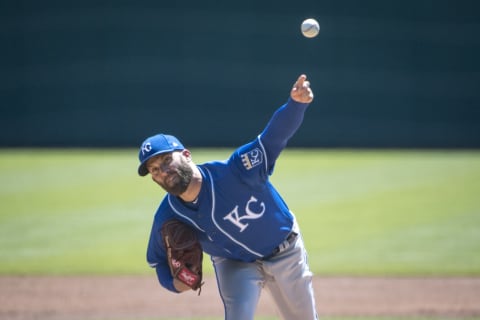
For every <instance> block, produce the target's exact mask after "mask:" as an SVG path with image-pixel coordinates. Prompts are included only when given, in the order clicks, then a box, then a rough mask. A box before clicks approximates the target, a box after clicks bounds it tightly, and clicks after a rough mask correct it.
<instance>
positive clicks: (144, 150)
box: [142, 142, 152, 155]
mask: <svg viewBox="0 0 480 320" xmlns="http://www.w3.org/2000/svg"><path fill="white" fill-rule="evenodd" d="M150 151H152V144H151V143H150V142H145V143H144V144H143V146H142V154H143V155H145V153H149V152H150Z"/></svg>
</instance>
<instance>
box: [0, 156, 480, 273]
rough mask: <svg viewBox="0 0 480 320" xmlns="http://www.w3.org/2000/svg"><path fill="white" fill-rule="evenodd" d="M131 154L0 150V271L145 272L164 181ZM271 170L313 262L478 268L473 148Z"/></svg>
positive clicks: (311, 159) (332, 159)
mask: <svg viewBox="0 0 480 320" xmlns="http://www.w3.org/2000/svg"><path fill="white" fill-rule="evenodd" d="M230 151H231V150H205V149H198V150H195V149H194V150H193V156H194V160H195V161H196V162H197V163H201V162H203V161H207V160H212V159H223V158H225V157H227V156H228V154H229V152H230ZM136 157H137V151H136V150H133V149H126V150H109V151H101V152H100V151H98V150H42V149H38V150H7V149H3V150H0V181H1V184H0V261H1V263H0V274H147V273H151V272H152V270H150V268H148V266H147V264H146V262H145V248H146V243H147V240H148V234H149V232H150V226H151V222H152V219H153V214H154V211H155V210H156V208H157V206H158V203H159V202H160V200H161V198H162V197H163V195H164V193H163V191H162V190H161V189H160V188H159V187H156V185H154V184H153V183H152V182H151V181H150V179H149V178H148V177H146V178H140V177H138V176H137V175H136V167H137V158H136ZM272 181H273V182H274V183H275V184H276V185H277V187H278V189H279V190H280V191H281V193H282V194H283V195H284V198H285V199H286V200H287V203H289V205H290V208H291V209H292V211H294V212H295V213H296V215H297V218H298V220H299V222H300V224H301V227H302V230H303V235H304V238H305V242H306V245H307V249H308V251H309V259H310V264H311V267H312V269H313V271H314V272H315V273H316V274H323V275H345V274H348V275H480V254H478V253H479V252H480V152H478V151H463V152H461V151H455V152H453V151H452V152H442V151H348V150H338V151H328V150H292V149H287V150H286V151H285V152H284V153H283V154H282V156H281V158H280V159H279V161H278V162H277V165H276V171H275V173H274V175H273V176H272ZM259 241H261V239H260V238H259ZM205 261H206V262H205V264H206V266H205V268H206V272H207V273H209V272H210V273H211V272H212V271H211V267H210V265H209V259H205Z"/></svg>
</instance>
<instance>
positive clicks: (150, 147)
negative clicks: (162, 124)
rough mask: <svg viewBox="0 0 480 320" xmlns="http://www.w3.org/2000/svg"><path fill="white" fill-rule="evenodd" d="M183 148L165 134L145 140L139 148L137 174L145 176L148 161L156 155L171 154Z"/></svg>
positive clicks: (177, 141)
mask: <svg viewBox="0 0 480 320" xmlns="http://www.w3.org/2000/svg"><path fill="white" fill-rule="evenodd" d="M184 149H185V147H184V146H183V145H182V143H181V142H180V141H179V140H178V139H177V138H175V137H174V136H170V135H167V134H157V135H155V136H152V137H149V138H147V139H146V140H145V141H144V142H143V143H142V146H141V147H140V152H139V153H138V159H139V160H140V166H139V167H138V174H139V175H141V176H142V177H143V176H146V175H147V174H148V170H147V167H146V164H147V161H148V159H150V158H151V157H154V156H156V155H159V154H162V153H167V152H172V151H175V150H184Z"/></svg>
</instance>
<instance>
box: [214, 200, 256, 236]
mask: <svg viewBox="0 0 480 320" xmlns="http://www.w3.org/2000/svg"><path fill="white" fill-rule="evenodd" d="M255 208H256V209H255ZM244 213H245V214H240V213H239V212H238V205H236V206H235V208H234V209H233V210H232V211H231V212H230V213H229V214H227V215H226V216H225V217H223V220H228V221H230V222H231V223H233V224H234V225H236V226H237V227H238V228H239V229H240V232H243V230H245V229H246V228H247V227H248V223H245V222H243V220H256V219H260V218H261V217H262V216H263V214H264V213H265V203H264V202H263V201H262V202H260V203H259V202H258V199H257V198H255V197H254V196H251V197H250V199H249V200H248V202H247V204H246V205H245V208H244Z"/></svg>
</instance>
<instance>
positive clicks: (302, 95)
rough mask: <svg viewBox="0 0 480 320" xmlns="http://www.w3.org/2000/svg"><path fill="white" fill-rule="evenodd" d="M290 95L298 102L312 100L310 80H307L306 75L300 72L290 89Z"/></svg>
mask: <svg viewBox="0 0 480 320" xmlns="http://www.w3.org/2000/svg"><path fill="white" fill-rule="evenodd" d="M290 97H291V98H292V99H293V100H295V101H297V102H300V103H310V102H312V101H313V91H312V89H310V82H309V81H307V76H306V75H304V74H302V75H301V76H300V77H298V79H297V81H296V82H295V84H294V85H293V88H292V91H290Z"/></svg>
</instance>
